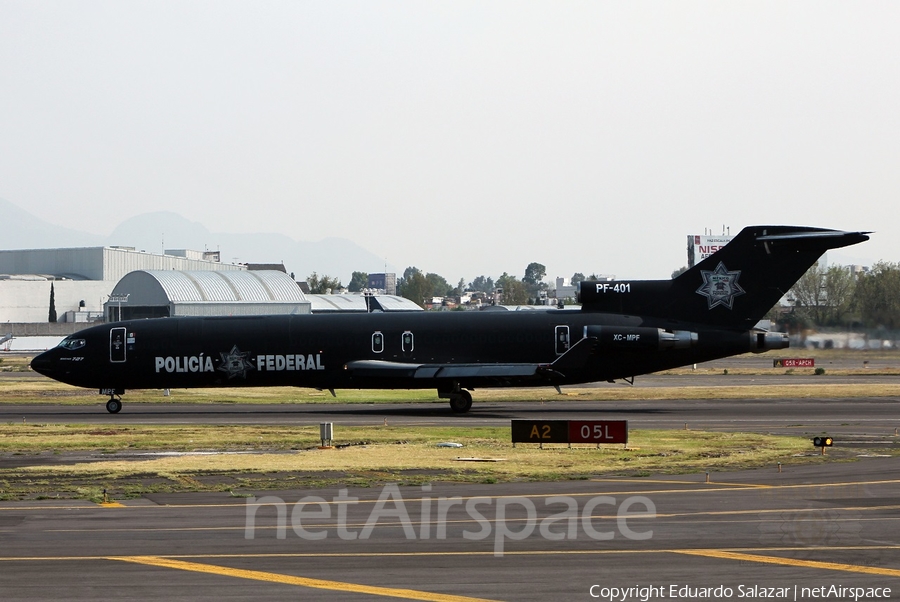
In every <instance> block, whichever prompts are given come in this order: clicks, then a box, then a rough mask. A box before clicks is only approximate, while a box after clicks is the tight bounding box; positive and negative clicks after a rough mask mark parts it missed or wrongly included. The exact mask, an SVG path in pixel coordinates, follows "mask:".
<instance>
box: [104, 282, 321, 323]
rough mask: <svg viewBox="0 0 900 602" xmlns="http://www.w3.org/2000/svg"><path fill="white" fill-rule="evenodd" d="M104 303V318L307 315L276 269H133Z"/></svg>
mask: <svg viewBox="0 0 900 602" xmlns="http://www.w3.org/2000/svg"><path fill="white" fill-rule="evenodd" d="M105 306H106V307H105V310H106V317H107V319H108V320H110V321H113V320H130V319H136V318H160V317H165V316H248V315H271V314H308V313H310V307H311V305H310V302H309V300H307V298H306V296H305V295H304V294H303V291H301V290H300V287H299V286H297V283H296V282H294V280H293V279H292V278H291V277H290V276H288V275H287V274H285V273H284V272H279V271H276V270H264V271H244V270H241V271H221V272H212V271H180V270H138V271H135V272H130V273H128V274H126V275H125V276H124V277H123V278H122V279H121V280H120V281H119V282H118V284H116V286H115V288H114V289H113V292H112V295H110V299H109V301H108V302H107V303H106V304H105Z"/></svg>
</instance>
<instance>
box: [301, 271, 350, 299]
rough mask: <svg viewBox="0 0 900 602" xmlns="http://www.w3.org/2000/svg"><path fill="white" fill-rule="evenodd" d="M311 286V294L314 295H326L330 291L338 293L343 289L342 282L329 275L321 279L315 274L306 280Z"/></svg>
mask: <svg viewBox="0 0 900 602" xmlns="http://www.w3.org/2000/svg"><path fill="white" fill-rule="evenodd" d="M306 284H308V285H309V292H310V293H312V294H314V295H324V294H327V293H328V292H330V291H336V290H338V289H340V288H341V281H340V280H339V279H338V278H332V277H330V276H327V275H323V276H322V277H319V275H318V274H317V273H315V272H313V273H312V274H310V275H309V278H307V279H306Z"/></svg>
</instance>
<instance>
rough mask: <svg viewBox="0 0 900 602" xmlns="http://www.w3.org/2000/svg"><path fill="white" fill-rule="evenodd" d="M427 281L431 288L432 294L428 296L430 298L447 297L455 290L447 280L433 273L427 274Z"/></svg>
mask: <svg viewBox="0 0 900 602" xmlns="http://www.w3.org/2000/svg"><path fill="white" fill-rule="evenodd" d="M425 281H426V282H428V286H429V287H430V288H431V293H430V295H428V296H430V297H447V296H448V295H450V292H451V291H452V290H453V287H452V286H450V283H449V282H447V279H446V278H444V277H443V276H440V275H438V274H433V273H431V272H429V273H427V274H425Z"/></svg>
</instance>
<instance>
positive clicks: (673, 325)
mask: <svg viewBox="0 0 900 602" xmlns="http://www.w3.org/2000/svg"><path fill="white" fill-rule="evenodd" d="M867 234H869V233H868V232H842V231H838V230H826V229H822V228H810V227H802V226H752V227H748V228H745V229H744V230H742V231H741V233H740V234H738V235H737V236H736V237H735V238H734V239H733V240H732V241H731V242H730V243H728V244H727V245H726V246H725V247H723V248H722V249H720V250H719V251H717V252H716V253H714V254H713V255H711V256H709V257H707V258H706V259H704V260H703V261H702V262H700V263H699V264H697V265H696V266H694V267H693V268H691V269H689V270H687V271H686V272H684V273H683V274H681V275H679V276H678V277H677V278H674V279H672V280H624V281H612V282H595V281H585V282H582V283H581V284H580V288H579V290H578V301H579V302H580V303H581V309H580V310H573V309H555V308H554V309H551V308H548V309H546V310H535V311H524V312H515V311H510V312H504V311H481V312H434V313H432V312H411V313H383V312H373V313H366V314H357V315H321V314H320V315H292V316H251V317H179V318H155V319H145V320H129V321H124V322H116V323H111V324H103V325H100V326H93V327H91V328H87V329H85V330H82V331H81V332H78V333H76V334H73V335H71V336H69V337H67V338H66V339H64V340H63V341H62V342H61V343H60V345H59V346H58V347H56V348H54V349H51V350H49V351H47V352H45V353H42V354H40V355H39V356H37V357H35V358H34V360H33V361H32V362H31V367H32V368H33V369H34V370H36V371H37V372H40V373H41V374H44V375H46V376H49V377H51V378H54V379H56V380H59V381H62V382H64V383H68V384H71V385H76V386H79V387H90V388H95V389H98V390H99V391H100V393H101V394H103V395H108V396H109V401H108V402H107V404H106V408H107V410H108V411H110V412H112V413H116V412H118V411H119V410H121V408H122V402H121V397H120V396H121V395H123V394H124V392H125V390H126V389H176V388H193V387H265V386H284V385H291V386H297V387H314V388H317V389H323V390H330V391H331V392H332V393H334V391H335V389H430V388H434V389H437V392H438V395H439V396H440V397H442V398H447V399H449V401H450V408H451V409H452V410H453V411H454V412H467V411H468V410H469V409H470V408H471V406H472V395H471V393H470V391H473V390H475V389H478V388H483V387H521V386H539V385H546V386H553V387H557V389H558V388H559V387H560V386H561V385H571V384H577V383H586V382H596V381H613V380H617V379H633V378H634V377H635V376H637V375H641V374H647V373H650V372H656V371H659V370H665V369H669V368H675V367H678V366H685V365H689V364H693V363H697V362H703V361H708V360H713V359H717V358H722V357H727V356H731V355H737V354H741V353H746V352H748V351H753V352H762V351H767V350H770V349H784V348H786V347H787V346H788V337H787V335H786V334H784V333H780V332H769V331H766V330H762V329H759V328H757V326H756V325H757V324H758V322H759V321H760V319H762V318H763V316H765V314H766V312H768V311H769V309H771V308H772V307H773V306H774V305H775V304H776V303H777V302H778V300H779V299H780V298H781V297H782V296H783V295H784V294H785V293H786V292H787V291H788V289H790V288H791V286H793V284H794V283H795V282H796V281H797V280H798V279H799V278H800V277H801V276H802V275H803V274H804V272H806V270H807V269H808V268H809V267H810V266H812V265H813V264H814V263H815V262H816V260H818V258H819V257H820V256H821V255H822V254H823V253H824V252H825V251H827V250H828V249H835V248H839V247H845V246H848V245H853V244H856V243H859V242H863V241H865V240H868V238H869V237H868V236H867Z"/></svg>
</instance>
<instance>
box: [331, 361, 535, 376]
mask: <svg viewBox="0 0 900 602" xmlns="http://www.w3.org/2000/svg"><path fill="white" fill-rule="evenodd" d="M547 367H549V366H548V365H546V364H407V363H402V362H388V361H384V360H360V361H356V362H349V363H348V364H347V370H349V371H350V372H351V373H352V374H353V376H361V377H370V378H371V377H374V378H378V377H382V378H449V379H454V380H457V379H464V378H509V377H513V376H534V375H535V374H537V373H538V372H540V371H541V370H542V368H543V369H546V368H547Z"/></svg>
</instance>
